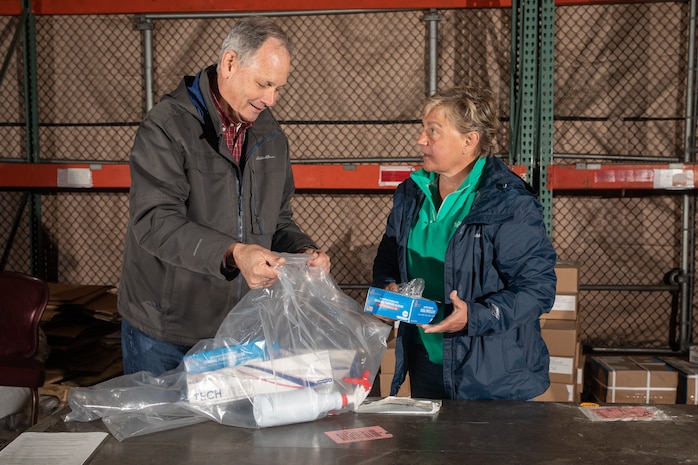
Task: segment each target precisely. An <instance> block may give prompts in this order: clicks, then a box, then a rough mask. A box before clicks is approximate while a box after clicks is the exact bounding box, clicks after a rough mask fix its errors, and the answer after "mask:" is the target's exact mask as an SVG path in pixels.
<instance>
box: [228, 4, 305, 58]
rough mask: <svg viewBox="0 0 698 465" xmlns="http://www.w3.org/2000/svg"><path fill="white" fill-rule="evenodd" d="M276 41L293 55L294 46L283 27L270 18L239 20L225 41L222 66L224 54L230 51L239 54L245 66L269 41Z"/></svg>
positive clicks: (260, 17)
mask: <svg viewBox="0 0 698 465" xmlns="http://www.w3.org/2000/svg"><path fill="white" fill-rule="evenodd" d="M272 38H273V39H276V40H278V41H279V42H280V43H281V45H282V46H283V47H284V48H285V49H286V50H287V51H288V53H289V54H290V55H292V54H293V46H292V45H291V41H290V40H289V38H288V36H287V35H286V33H285V32H284V30H283V29H281V27H280V26H279V25H278V24H276V23H275V22H274V21H273V20H271V19H270V18H266V17H264V16H251V17H249V18H243V19H240V20H238V21H237V22H236V23H235V25H234V26H233V28H232V29H231V30H230V32H229V33H228V36H227V37H226V38H225V40H224V41H223V45H222V46H221V52H220V54H219V55H218V65H219V66H220V64H221V60H222V59H223V54H224V53H225V52H227V51H228V50H234V51H235V52H237V56H238V60H239V61H240V64H241V65H242V66H244V65H245V64H246V63H247V61H248V60H249V59H250V58H252V56H254V54H255V53H257V50H259V48H260V47H261V46H262V45H263V44H264V42H266V41H267V39H272Z"/></svg>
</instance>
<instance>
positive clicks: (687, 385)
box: [663, 357, 698, 405]
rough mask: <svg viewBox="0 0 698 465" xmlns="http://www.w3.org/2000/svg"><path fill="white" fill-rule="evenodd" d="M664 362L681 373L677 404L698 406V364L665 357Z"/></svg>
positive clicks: (677, 389)
mask: <svg viewBox="0 0 698 465" xmlns="http://www.w3.org/2000/svg"><path fill="white" fill-rule="evenodd" d="M663 360H664V361H665V362H666V363H667V364H668V365H669V366H671V367H672V368H675V369H676V370H677V371H678V372H679V384H678V386H677V388H676V403H677V404H689V405H698V363H691V362H690V361H688V360H684V359H680V358H675V357H665V358H664V359H663Z"/></svg>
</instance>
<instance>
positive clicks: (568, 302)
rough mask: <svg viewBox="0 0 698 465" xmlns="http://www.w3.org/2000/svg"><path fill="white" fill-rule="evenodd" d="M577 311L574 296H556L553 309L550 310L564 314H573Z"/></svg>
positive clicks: (575, 297)
mask: <svg viewBox="0 0 698 465" xmlns="http://www.w3.org/2000/svg"><path fill="white" fill-rule="evenodd" d="M576 309H577V296H576V295H556V296H555V302H554V303H553V308H552V309H551V310H561V311H565V312H574V311H575V310H576Z"/></svg>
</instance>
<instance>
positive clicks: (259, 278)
mask: <svg viewBox="0 0 698 465" xmlns="http://www.w3.org/2000/svg"><path fill="white" fill-rule="evenodd" d="M226 257H232V258H233V259H234V261H235V266H236V267H237V268H238V269H239V270H240V273H241V274H242V277H243V278H245V281H247V285H248V286H249V287H250V289H260V288H263V287H269V286H271V285H272V284H274V281H276V278H278V276H279V275H278V273H277V272H276V270H275V269H274V268H275V267H277V266H280V265H283V264H284V262H286V259H284V258H282V257H279V256H278V255H276V254H275V253H274V252H272V251H271V250H268V249H265V248H264V247H262V246H259V245H256V244H243V243H242V242H235V243H234V244H232V245H231V246H230V247H229V248H228V250H227V251H226Z"/></svg>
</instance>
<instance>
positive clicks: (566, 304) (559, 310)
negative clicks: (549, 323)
mask: <svg viewBox="0 0 698 465" xmlns="http://www.w3.org/2000/svg"><path fill="white" fill-rule="evenodd" d="M540 318H541V320H576V319H577V295H576V294H556V295H555V301H554V302H553V307H552V308H551V309H550V312H548V313H544V314H543V315H541V317H540Z"/></svg>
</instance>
